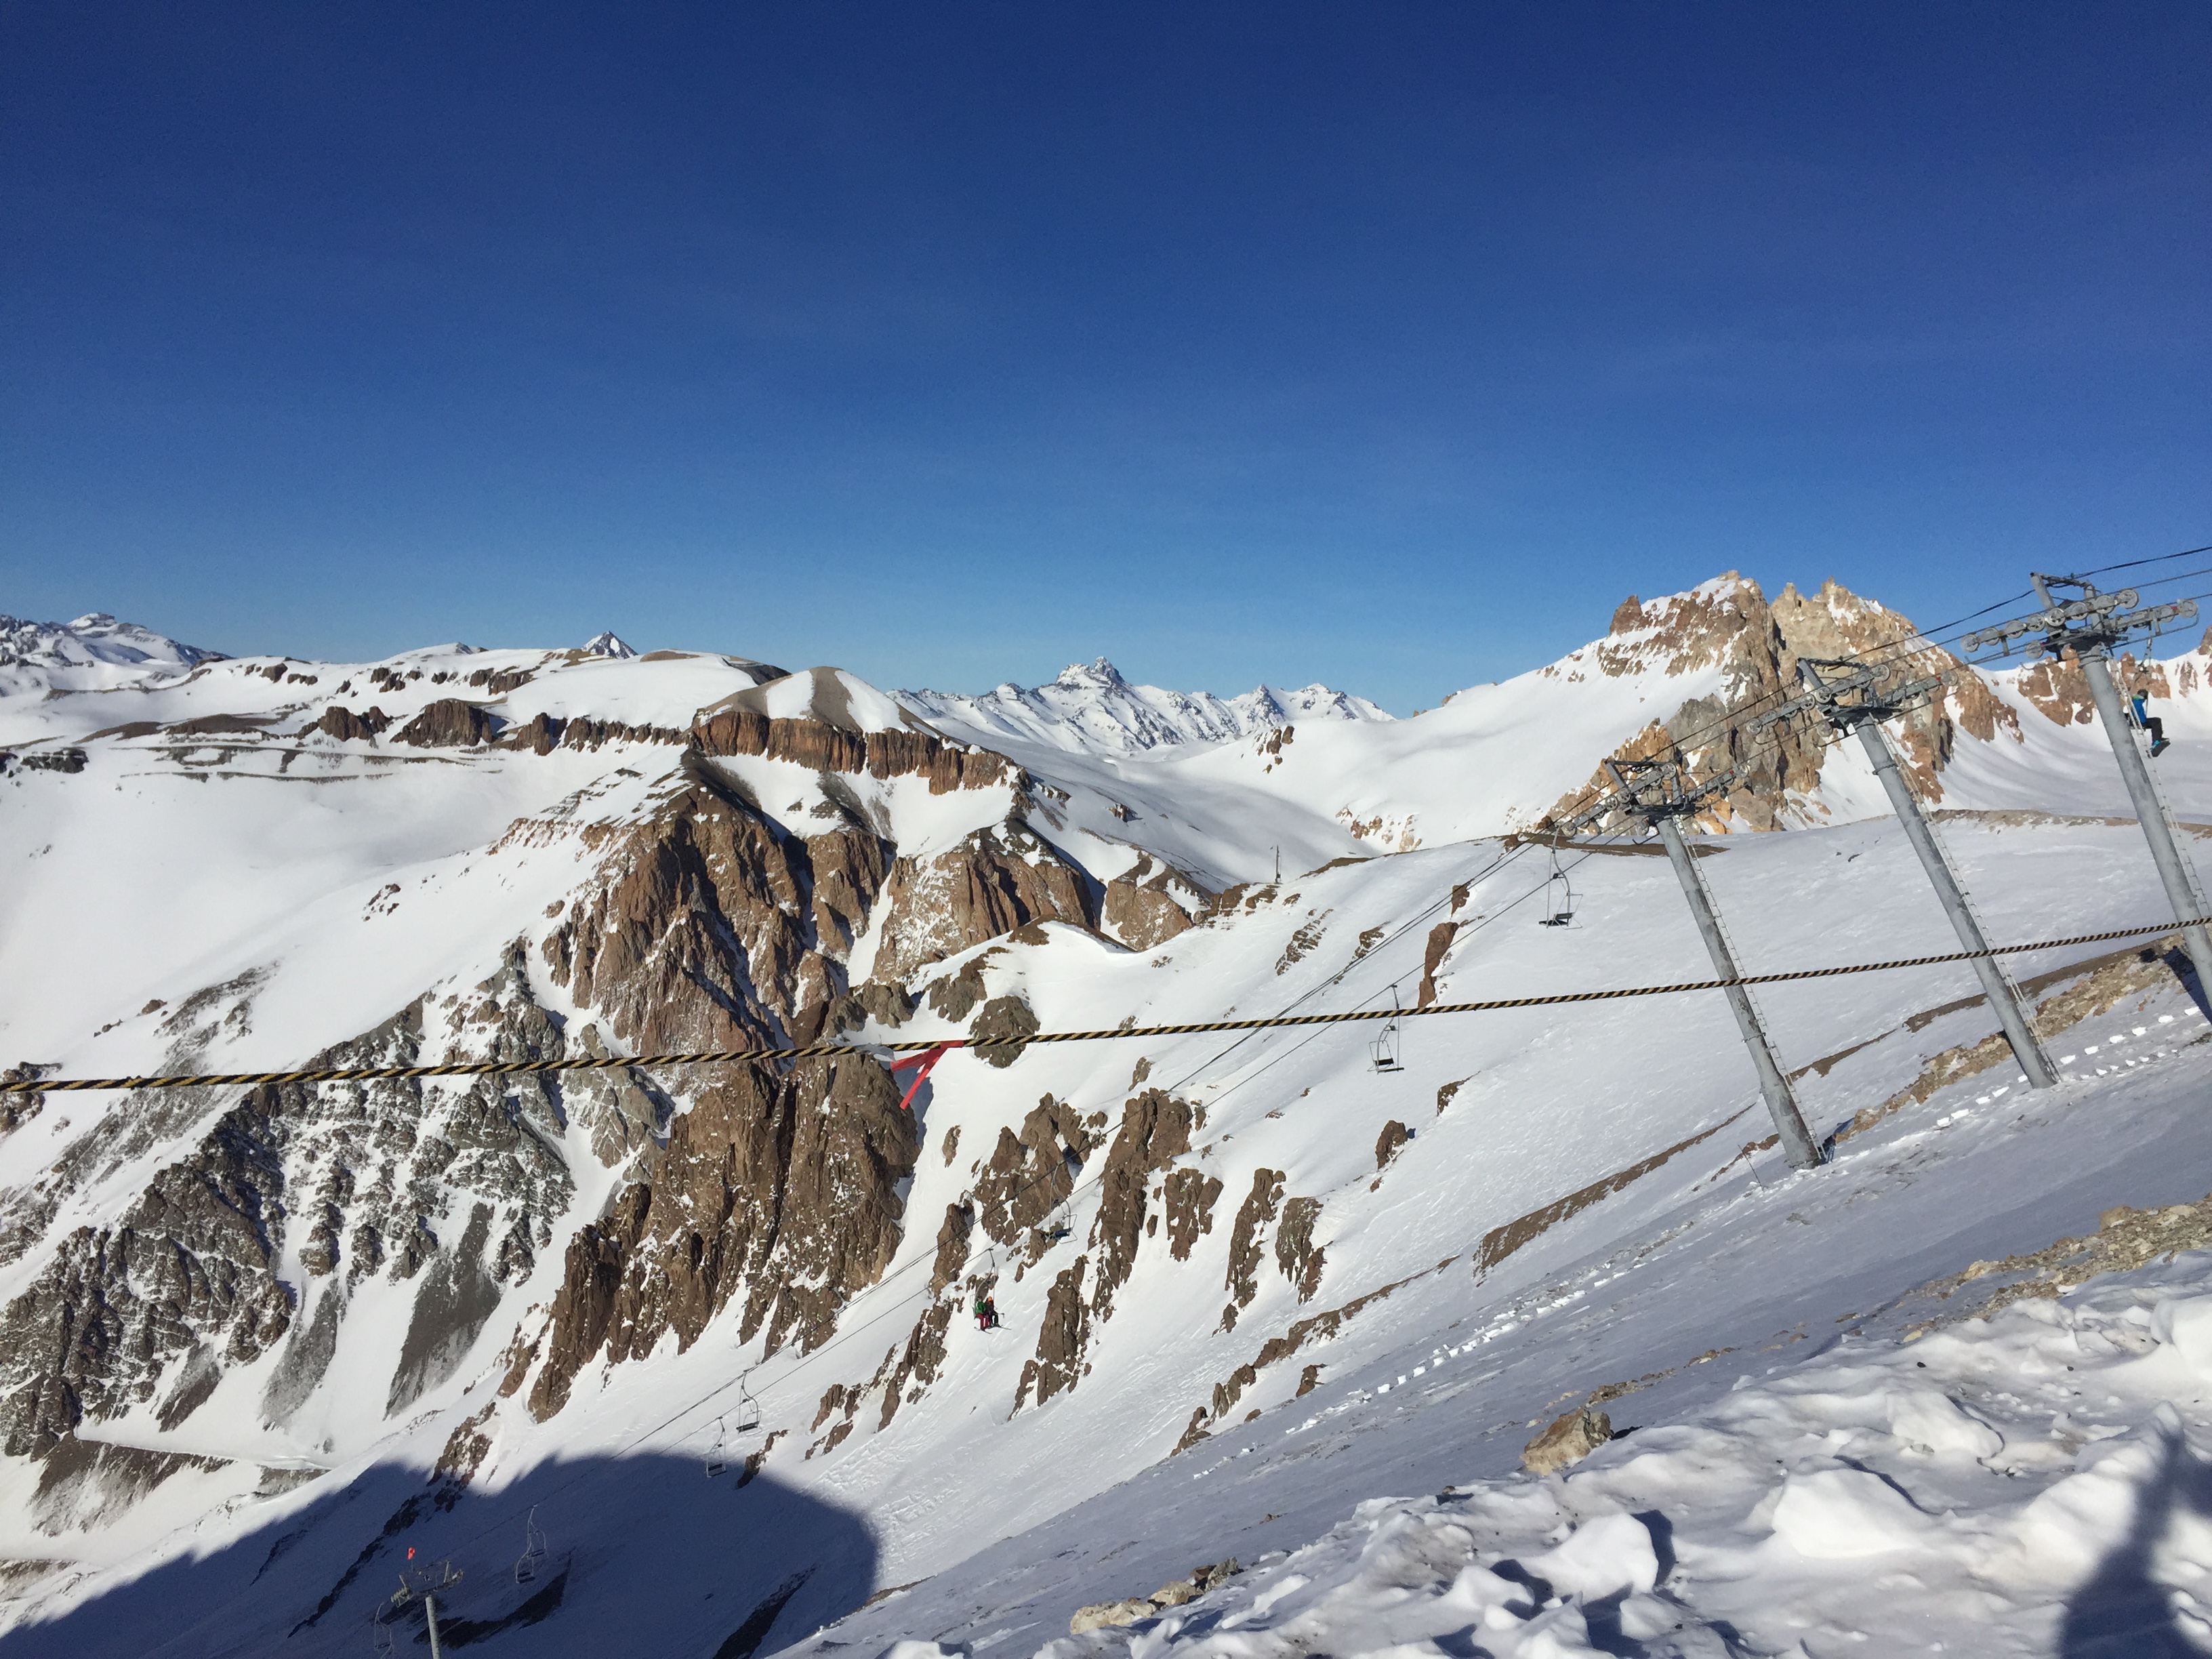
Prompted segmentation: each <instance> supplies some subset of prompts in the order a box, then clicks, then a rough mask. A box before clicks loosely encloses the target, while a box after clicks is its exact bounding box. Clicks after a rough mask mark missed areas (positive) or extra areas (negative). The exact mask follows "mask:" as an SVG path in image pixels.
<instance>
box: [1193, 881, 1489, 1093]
mask: <svg viewBox="0 0 2212 1659" xmlns="http://www.w3.org/2000/svg"><path fill="white" fill-rule="evenodd" d="M1527 850H1528V844H1527V843H1525V842H1524V843H1522V845H1520V846H1517V847H1514V848H1508V849H1505V850H1503V851H1501V852H1500V853H1499V854H1498V855H1497V856H1496V857H1495V858H1493V859H1492V860H1491V861H1490V862H1489V863H1488V864H1486V865H1485V866H1483V867H1482V868H1481V869H1480V870H1479V871H1477V872H1475V873H1474V875H1472V876H1470V877H1468V881H1467V885H1468V889H1469V890H1470V891H1471V890H1473V889H1474V885H1475V884H1476V883H1478V882H1485V881H1488V880H1489V879H1491V878H1492V877H1493V876H1495V875H1498V874H1499V873H1501V872H1504V871H1505V870H1508V869H1510V868H1511V867H1512V866H1513V865H1514V863H1515V862H1516V860H1519V859H1520V857H1521V855H1522V854H1523V853H1525V852H1526V851H1527ZM1308 873H1309V874H1310V873H1312V872H1308ZM1450 899H1451V896H1450V894H1449V892H1447V893H1446V894H1445V895H1444V896H1443V898H1440V899H1438V900H1437V901H1436V902H1434V903H1432V904H1431V905H1430V906H1428V908H1425V909H1424V910H1421V911H1419V912H1417V913H1416V914H1415V915H1413V916H1411V917H1409V918H1408V919H1407V921H1403V922H1401V923H1400V924H1399V926H1398V927H1396V928H1395V929H1393V930H1392V931H1391V932H1390V933H1389V934H1388V935H1387V936H1385V937H1384V938H1383V939H1380V940H1378V941H1377V942H1376V944H1375V945H1372V946H1371V947H1370V948H1369V950H1368V951H1365V952H1364V954H1359V955H1354V956H1352V957H1350V958H1348V959H1347V960H1346V963H1345V964H1344V966H1343V967H1341V968H1340V969H1337V970H1336V972H1334V974H1332V975H1329V976H1328V978H1327V979H1325V980H1322V981H1318V982H1317V983H1316V984H1315V985H1313V986H1312V987H1310V988H1309V989H1308V990H1306V991H1304V993H1302V994H1300V995H1298V996H1296V997H1294V998H1292V999H1291V1001H1290V1002H1289V1004H1288V1005H1286V1006H1285V1007H1284V1008H1283V1009H1282V1010H1281V1012H1283V1013H1285V1014H1289V1013H1293V1012H1296V1011H1297V1010H1298V1009H1299V1008H1302V1007H1304V1006H1305V1005H1306V1004H1307V1003H1309V1002H1310V1001H1312V1000H1313V999H1314V998H1316V997H1317V996H1319V995H1320V994H1322V992H1323V991H1326V990H1328V989H1329V988H1330V987H1332V986H1335V985H1339V984H1341V983H1342V982H1343V981H1344V979H1345V977H1346V975H1349V974H1350V973H1351V972H1352V969H1355V968H1357V967H1359V966H1360V965H1361V964H1362V963H1369V962H1373V961H1376V960H1377V959H1378V958H1380V957H1381V956H1382V955H1383V952H1384V951H1387V950H1389V948H1390V946H1392V945H1395V944H1396V943H1397V942H1398V941H1399V940H1400V939H1403V938H1405V937H1406V935H1407V933H1411V932H1413V929H1414V928H1416V927H1419V926H1420V925H1421V924H1422V923H1423V922H1425V921H1427V920H1428V919H1429V918H1430V917H1431V916H1433V915H1436V913H1437V911H1439V910H1441V909H1443V908H1444V906H1445V905H1446V904H1448V903H1449V902H1450ZM1403 978H1405V975H1403V974H1401V975H1398V979H1397V980H1392V981H1389V985H1386V986H1385V987H1383V988H1384V989H1385V990H1387V989H1389V988H1390V986H1395V984H1397V983H1398V980H1402V979H1403ZM1382 994H1383V993H1382V992H1381V991H1376V992H1374V993H1371V994H1370V996H1369V998H1368V1000H1370V1001H1372V1000H1374V998H1376V997H1378V996H1380V995H1382ZM1258 1035H1259V1033H1258V1032H1256V1031H1248V1032H1246V1033H1245V1034H1244V1035H1243V1036H1240V1037H1238V1038H1237V1040H1236V1041H1235V1042H1231V1043H1230V1044H1228V1045H1227V1046H1226V1047H1225V1048H1222V1049H1221V1050H1220V1051H1219V1052H1218V1053H1216V1054H1212V1055H1211V1056H1209V1057H1208V1058H1207V1059H1206V1060H1200V1062H1199V1063H1198V1065H1196V1066H1194V1067H1192V1068H1191V1069H1190V1070H1189V1071H1188V1072H1186V1073H1183V1074H1182V1076H1181V1077H1180V1078H1177V1079H1176V1080H1175V1081H1174V1082H1173V1083H1171V1084H1169V1085H1166V1086H1167V1089H1168V1092H1169V1093H1170V1094H1172V1093H1174V1092H1175V1091H1176V1090H1178V1089H1183V1088H1188V1086H1189V1085H1190V1084H1191V1082H1192V1080H1193V1079H1196V1078H1198V1077H1200V1075H1202V1074H1203V1073H1206V1072H1207V1071H1210V1070H1211V1069H1212V1067H1213V1066H1216V1065H1218V1063H1219V1062H1220V1061H1222V1060H1225V1059H1227V1058H1228V1057H1229V1056H1230V1055H1231V1054H1234V1053H1236V1052H1237V1049H1239V1048H1243V1046H1244V1045H1245V1044H1246V1043H1247V1042H1251V1041H1252V1040H1253V1038H1254V1037H1255V1036H1258Z"/></svg>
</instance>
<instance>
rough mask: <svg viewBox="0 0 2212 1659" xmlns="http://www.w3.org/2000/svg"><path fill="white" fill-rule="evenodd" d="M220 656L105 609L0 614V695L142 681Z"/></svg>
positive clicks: (91, 688) (110, 686)
mask: <svg viewBox="0 0 2212 1659" xmlns="http://www.w3.org/2000/svg"><path fill="white" fill-rule="evenodd" d="M221 655H222V653H219V652H215V651H203V650H201V649H200V648H199V647H197V646H191V645H183V644H179V642H178V641H175V640H173V639H170V638H168V637H167V636H166V635H161V634H156V633H155V632H153V631H152V630H151V629H145V628H141V627H139V626H138V625H137V623H124V622H118V621H116V620H115V618H114V617H111V616H109V615H108V614H107V613H106V611H91V612H89V613H88V614H87V615H85V616H82V617H78V618H77V619H76V621H75V622H71V623H34V622H24V621H21V620H20V619H18V618H16V617H9V616H5V615H0V696H17V695H21V694H22V693H24V692H31V693H33V694H37V693H43V692H46V691H49V690H64V691H101V690H112V689H113V688H116V687H119V686H126V685H142V684H145V683H147V682H148V681H149V680H155V679H163V678H170V677H173V676H175V675H179V674H183V673H185V672H188V671H190V670H191V669H192V668H194V667H197V665H199V664H201V663H204V662H216V661H219V660H220V659H221Z"/></svg>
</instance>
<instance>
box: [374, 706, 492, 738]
mask: <svg viewBox="0 0 2212 1659" xmlns="http://www.w3.org/2000/svg"><path fill="white" fill-rule="evenodd" d="M501 724H502V722H501V720H500V719H499V717H498V716H497V715H495V714H486V713H485V712H484V711H483V709H482V708H478V707H477V705H476V704H474V703H472V702H462V701H461V700H460V699H459V697H441V698H439V699H438V700H437V701H436V702H432V703H427V704H425V705H424V706H423V708H422V713H421V714H417V715H416V716H415V718H414V719H413V720H410V721H408V722H407V724H406V725H404V726H401V727H400V728H399V730H398V732H397V733H395V734H394V740H395V741H397V742H399V743H405V744H413V745H414V746H415V747H416V748H417V749H473V748H475V747H477V745H478V744H486V743H489V742H490V741H491V740H492V739H493V738H495V737H497V736H498V735H499V729H500V726H501Z"/></svg>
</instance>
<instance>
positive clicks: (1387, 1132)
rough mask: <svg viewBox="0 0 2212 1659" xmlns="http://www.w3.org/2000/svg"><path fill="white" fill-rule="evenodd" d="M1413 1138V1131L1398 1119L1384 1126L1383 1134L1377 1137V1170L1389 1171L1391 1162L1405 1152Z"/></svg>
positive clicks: (1393, 1119)
mask: <svg viewBox="0 0 2212 1659" xmlns="http://www.w3.org/2000/svg"><path fill="white" fill-rule="evenodd" d="M1411 1139H1413V1131H1412V1130H1411V1129H1408V1128H1407V1127H1406V1126H1405V1125H1404V1124H1402V1123H1401V1122H1399V1121H1398V1120H1397V1119H1396V1118H1395V1117H1394V1118H1392V1119H1391V1120H1390V1121H1389V1122H1388V1123H1386V1124H1384V1125H1383V1133H1381V1134H1379V1135H1377V1136H1376V1137H1375V1167H1376V1169H1377V1170H1387V1169H1389V1167H1390V1160H1391V1159H1392V1158H1395V1157H1397V1156H1398V1154H1399V1153H1400V1152H1403V1151H1404V1150H1405V1147H1406V1143H1407V1141H1409V1140H1411Z"/></svg>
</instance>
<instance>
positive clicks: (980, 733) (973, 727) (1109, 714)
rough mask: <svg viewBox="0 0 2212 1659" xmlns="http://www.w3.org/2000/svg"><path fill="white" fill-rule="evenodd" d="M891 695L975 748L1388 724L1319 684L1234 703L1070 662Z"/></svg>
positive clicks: (1259, 693) (1142, 750) (1083, 747)
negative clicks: (1030, 676) (967, 737)
mask: <svg viewBox="0 0 2212 1659" xmlns="http://www.w3.org/2000/svg"><path fill="white" fill-rule="evenodd" d="M898 697H899V700H900V701H901V702H903V703H905V704H906V705H907V707H908V708H911V709H913V710H914V711H915V713H916V714H920V715H921V716H922V717H923V718H924V719H926V720H931V721H933V722H935V723H937V724H939V725H943V726H949V727H953V728H957V729H959V730H960V731H962V732H968V733H972V734H974V735H975V737H976V738H979V739H980V740H981V741H982V742H985V743H989V742H993V741H994V740H998V741H1003V740H1005V739H1006V738H1014V739H1016V740H1018V741H1026V742H1030V743H1036V744H1048V745H1049V746H1051V747H1054V748H1058V749H1062V750H1070V751H1073V752H1078V753H1086V754H1094V755H1116V756H1124V757H1127V756H1132V755H1145V754H1149V753H1152V752H1154V751H1157V750H1178V749H1182V748H1187V747H1192V746H1198V745H1203V744H1218V743H1227V742H1231V741H1232V740H1233V739H1236V738H1243V737H1249V736H1250V735H1251V734H1252V733H1254V732H1269V731H1275V730H1279V729H1280V728H1281V727H1283V726H1293V725H1297V724H1299V723H1301V722H1304V721H1312V720H1389V719H1391V718H1392V716H1391V715H1389V714H1387V713H1385V712H1384V711H1383V709H1381V708H1377V707H1376V705H1375V704H1373V703H1371V702H1368V701H1367V699H1366V698H1364V697H1355V696H1351V695H1350V694H1349V693H1347V692H1343V691H1335V690H1330V689H1329V688H1328V686H1325V685H1320V684H1314V685H1308V686H1303V687H1301V688H1299V689H1298V690H1295V691H1286V690H1279V689H1278V688H1276V687H1274V686H1270V685H1261V686H1255V688H1254V689H1253V690H1249V691H1247V692H1245V693H1244V694H1243V696H1236V697H1217V696H1214V695H1213V694H1212V692H1210V691H1168V690H1162V689H1161V688H1160V687H1158V686H1156V685H1132V684H1130V683H1129V682H1128V681H1127V680H1126V679H1124V678H1122V677H1121V671H1120V670H1119V669H1117V668H1115V666H1114V665H1113V664H1112V663H1110V662H1109V661H1108V660H1107V659H1105V658H1103V657H1100V658H1097V659H1096V660H1094V661H1092V662H1090V663H1071V664H1070V665H1068V666H1067V667H1066V668H1064V669H1062V670H1061V671H1060V677H1059V678H1057V679H1055V680H1054V681H1052V683H1051V684H1048V685H1040V686H1036V687H1033V688H1024V687H1022V686H1019V685H1017V684H1014V683H1013V682H1012V680H1009V681H1007V682H1006V684H1003V685H1001V686H1000V687H999V688H998V689H997V690H994V691H989V692H987V693H985V694H984V695H983V696H964V695H962V694H958V693H954V692H946V691H902V692H900V693H898Z"/></svg>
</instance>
